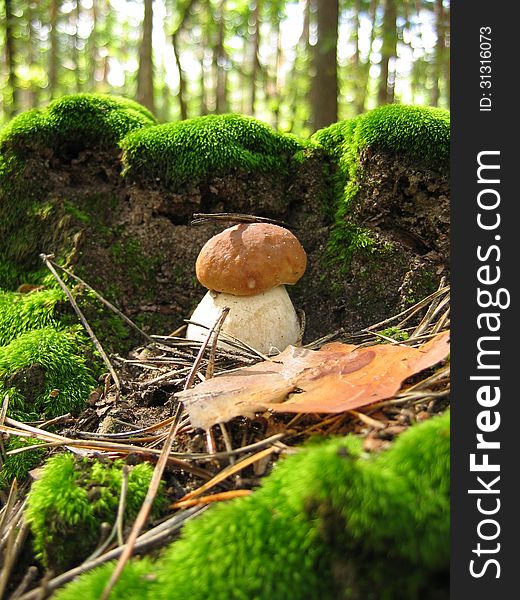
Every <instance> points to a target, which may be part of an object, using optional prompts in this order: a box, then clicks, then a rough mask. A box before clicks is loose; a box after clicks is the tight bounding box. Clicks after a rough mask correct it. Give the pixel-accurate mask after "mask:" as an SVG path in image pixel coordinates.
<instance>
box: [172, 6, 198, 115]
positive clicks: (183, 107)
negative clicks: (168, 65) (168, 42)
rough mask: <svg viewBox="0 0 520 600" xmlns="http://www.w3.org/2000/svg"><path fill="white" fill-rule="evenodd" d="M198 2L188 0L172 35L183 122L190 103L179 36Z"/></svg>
mask: <svg viewBox="0 0 520 600" xmlns="http://www.w3.org/2000/svg"><path fill="white" fill-rule="evenodd" d="M196 1H197V0H188V3H187V4H186V5H185V6H184V8H183V10H182V12H181V15H180V18H179V24H178V25H177V27H176V29H175V31H174V32H173V33H172V48H173V54H174V56H175V63H176V64H177V73H178V75H179V94H178V98H179V108H180V113H181V119H183V120H184V119H187V118H188V103H187V101H186V89H187V85H186V77H185V75H184V71H183V70H182V66H181V53H180V49H179V35H180V34H181V31H182V30H183V28H184V26H185V24H186V20H187V18H188V15H189V14H190V11H191V9H192V7H193V5H194V4H195V2H196Z"/></svg>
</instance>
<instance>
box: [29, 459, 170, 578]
mask: <svg viewBox="0 0 520 600" xmlns="http://www.w3.org/2000/svg"><path fill="white" fill-rule="evenodd" d="M123 465H124V463H123V461H121V460H116V461H114V462H101V461H99V460H93V459H91V458H84V459H75V458H74V456H73V455H72V454H59V455H57V456H54V457H52V458H51V459H49V460H48V461H47V463H46V464H45V466H44V469H43V472H42V475H41V478H40V479H39V480H38V481H36V482H35V483H34V485H33V486H32V488H31V491H30V492H29V496H28V501H27V512H26V520H27V523H29V525H30V527H31V531H32V533H33V537H34V542H33V545H34V550H35V553H36V556H37V557H38V558H39V559H40V560H41V561H42V562H43V564H44V565H45V566H47V567H50V568H53V569H55V570H57V571H62V570H65V569H66V568H67V567H70V566H72V565H75V564H79V563H80V562H81V561H82V560H84V559H85V558H86V557H87V556H88V554H89V553H90V552H92V551H93V550H94V548H95V546H96V544H97V542H99V541H100V537H101V530H100V525H101V523H103V522H107V523H109V524H110V525H112V524H113V523H114V521H115V518H116V514H117V508H118V505H119V500H120V493H121V485H122V481H123ZM128 469H129V474H128V491H127V495H126V502H125V524H126V525H128V524H129V523H131V521H132V520H133V519H134V518H135V516H136V515H137V512H138V511H139V509H140V507H141V504H142V502H143V500H144V497H145V495H146V491H147V489H148V485H149V483H150V480H151V477H152V473H153V468H152V467H151V466H150V465H149V464H147V463H142V464H139V465H135V466H133V467H128ZM162 504H164V497H163V496H162V492H161V493H160V494H159V496H158V497H157V500H156V504H155V507H156V509H158V507H159V506H161V505H162Z"/></svg>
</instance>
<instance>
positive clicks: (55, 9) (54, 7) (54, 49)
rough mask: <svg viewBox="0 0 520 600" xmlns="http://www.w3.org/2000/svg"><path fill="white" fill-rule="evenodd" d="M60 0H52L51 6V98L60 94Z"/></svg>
mask: <svg viewBox="0 0 520 600" xmlns="http://www.w3.org/2000/svg"><path fill="white" fill-rule="evenodd" d="M59 10H60V2H59V0H52V1H51V6H50V26H51V31H50V42H51V47H50V54H49V91H50V95H51V98H54V97H56V95H57V93H58V14H59Z"/></svg>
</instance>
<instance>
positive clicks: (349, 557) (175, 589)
mask: <svg viewBox="0 0 520 600" xmlns="http://www.w3.org/2000/svg"><path fill="white" fill-rule="evenodd" d="M449 431H450V430H449V413H445V414H444V415H443V416H441V417H438V418H433V419H431V420H430V421H427V422H425V423H422V424H420V425H416V426H414V427H412V428H410V429H409V430H408V431H407V432H406V433H404V434H402V436H400V437H399V438H398V440H397V441H396V442H395V444H394V445H393V446H392V447H391V448H390V449H389V450H388V451H385V452H383V453H380V454H375V455H367V454H365V453H363V452H362V447H361V443H362V442H361V440H360V439H358V438H355V437H352V436H348V437H346V438H343V439H334V440H329V441H327V442H325V443H323V444H320V445H312V446H309V447H307V448H306V449H304V450H303V451H301V452H300V453H298V454H296V455H295V456H291V457H289V458H287V459H284V460H282V461H280V462H279V463H278V464H277V465H276V467H275V470H274V471H273V473H272V474H271V475H270V476H268V477H267V478H266V479H265V480H264V482H263V484H262V486H261V487H260V488H259V489H258V490H256V491H255V493H254V494H252V495H251V496H249V497H246V498H240V499H236V500H234V501H232V502H229V503H226V504H221V505H219V506H216V507H214V508H212V509H211V510H209V511H208V512H206V513H205V514H204V515H202V516H201V517H199V518H198V519H196V520H194V521H192V522H190V523H188V524H187V525H186V527H185V528H184V530H183V533H182V536H181V539H180V540H178V541H177V542H174V543H173V544H172V545H171V546H170V547H169V548H167V549H166V551H165V552H164V553H163V555H162V556H161V557H160V558H159V559H158V561H157V563H156V566H155V569H154V572H155V573H156V575H157V577H158V585H155V584H154V585H153V586H150V585H149V584H147V583H145V582H143V583H142V587H141V588H140V589H139V588H136V590H135V591H133V593H132V594H131V595H129V596H128V598H132V599H134V598H135V599H137V598H139V599H142V598H154V600H160V599H161V598H164V599H165V600H166V599H168V600H175V599H176V598H179V599H181V598H191V599H193V600H197V599H199V598H200V599H201V600H202V599H204V600H205V599H206V598H208V597H209V596H211V598H215V600H235V599H236V600H238V599H240V600H244V599H246V598H258V599H263V598H276V599H278V598H280V599H281V598H302V599H304V598H309V599H311V598H324V599H330V600H333V599H337V598H345V599H354V598H378V600H401V599H402V598H406V599H407V600H413V599H416V598H417V599H418V598H421V599H423V598H432V597H435V594H436V593H438V592H439V585H440V586H441V587H442V585H443V584H444V585H447V582H446V581H444V582H443V583H439V581H442V579H441V580H439V579H438V578H439V577H440V576H442V575H446V573H447V571H448V569H449V546H450V544H449V542H450V539H449V527H450V518H449V509H450V505H449V479H450V475H449V450H450V443H449ZM110 572H111V569H109V568H108V567H105V568H104V569H101V570H98V571H97V574H94V573H92V574H90V575H89V576H87V577H88V578H89V579H88V581H90V582H92V584H93V585H96V586H101V585H102V584H103V581H105V582H106V580H107V579H108V577H109V574H110ZM130 572H131V571H130ZM86 581H87V578H85V582H86ZM85 582H83V583H82V579H80V582H79V583H78V584H75V583H73V584H71V585H69V586H67V588H65V590H64V591H63V592H59V593H58V594H57V596H56V598H58V599H59V600H65V599H68V598H72V597H73V593H74V591H76V590H79V589H80V588H79V587H76V586H79V585H80V584H81V585H82V586H83V587H82V588H81V589H82V590H85V589H87V588H86V585H85ZM96 589H99V587H97V588H96ZM442 589H443V590H444V591H446V588H442ZM83 597H85V598H86V599H90V598H94V596H93V595H91V594H90V592H89V593H88V594H87V595H85V596H83Z"/></svg>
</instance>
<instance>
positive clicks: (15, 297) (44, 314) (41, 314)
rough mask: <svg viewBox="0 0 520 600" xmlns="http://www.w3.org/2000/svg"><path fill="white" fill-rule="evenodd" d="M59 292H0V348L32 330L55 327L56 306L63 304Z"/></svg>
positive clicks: (57, 322)
mask: <svg viewBox="0 0 520 600" xmlns="http://www.w3.org/2000/svg"><path fill="white" fill-rule="evenodd" d="M65 301H66V299H65V294H64V293H63V292H62V291H61V290H57V289H51V290H41V291H34V292H31V293H30V294H18V293H17V292H2V291H0V346H5V345H6V344H9V343H10V342H12V341H13V340H14V339H15V338H16V337H18V336H19V335H21V334H22V333H26V332H27V331H31V330H32V329H41V328H42V327H47V326H53V327H57V326H58V324H59V319H58V317H57V315H56V312H57V311H56V308H57V305H59V304H60V303H63V302H65Z"/></svg>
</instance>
